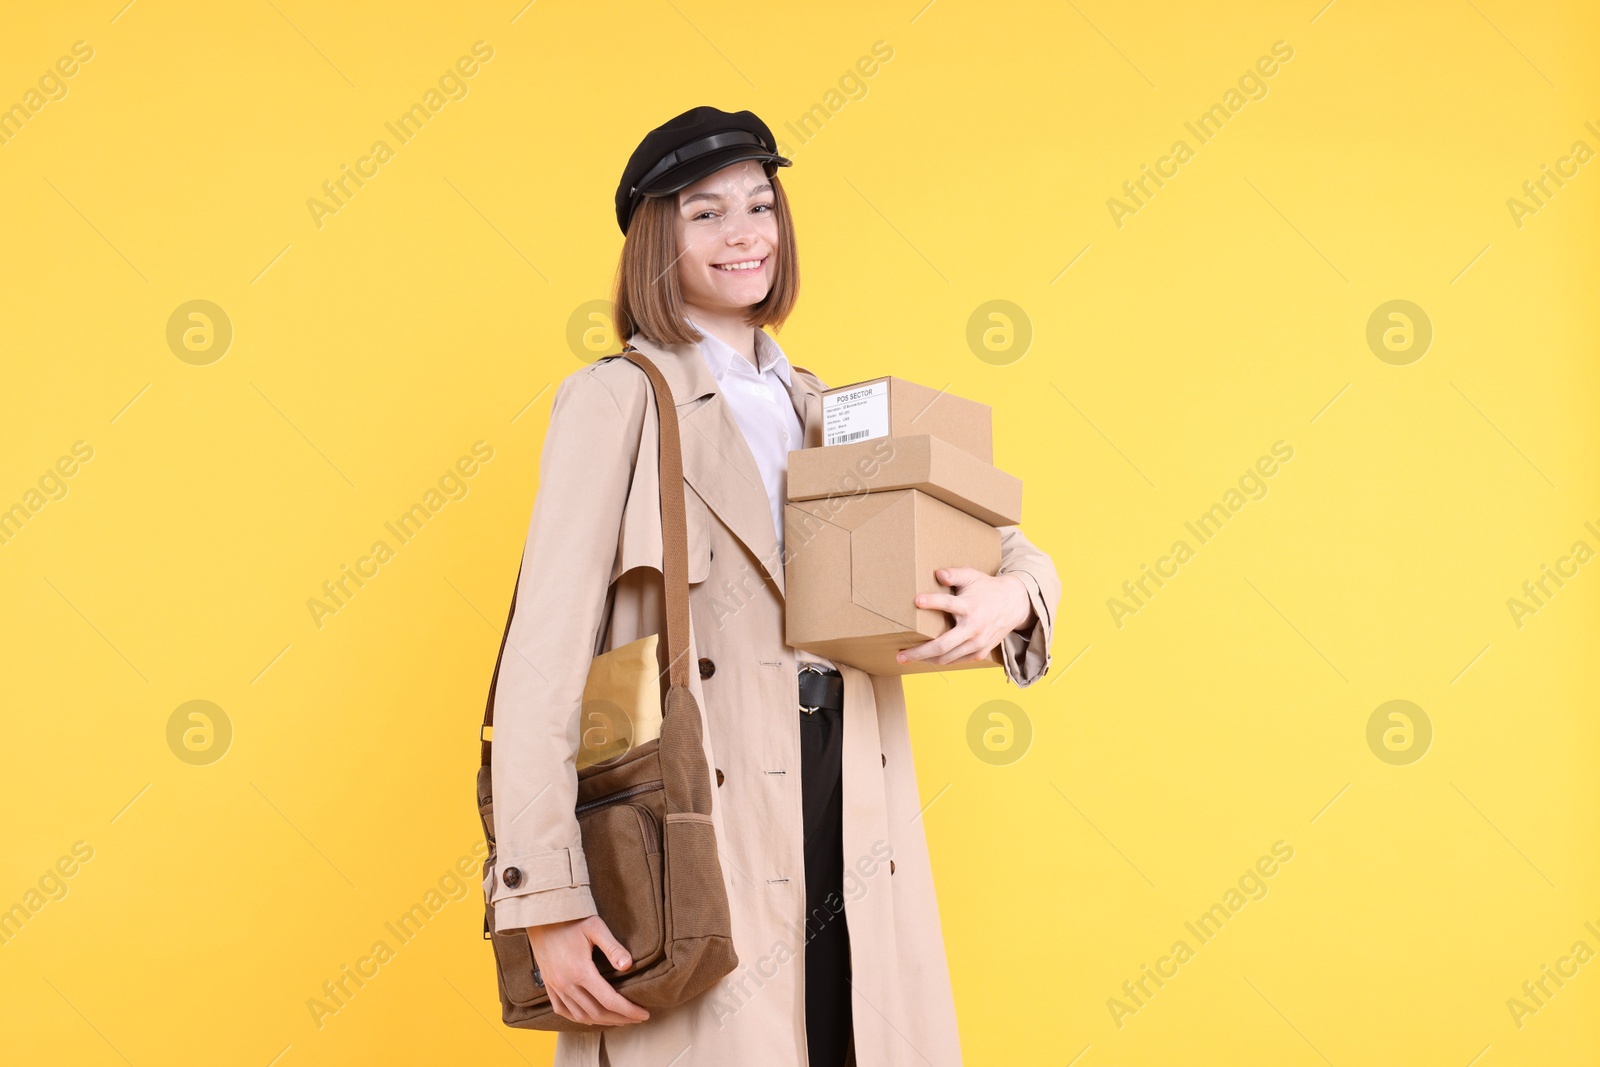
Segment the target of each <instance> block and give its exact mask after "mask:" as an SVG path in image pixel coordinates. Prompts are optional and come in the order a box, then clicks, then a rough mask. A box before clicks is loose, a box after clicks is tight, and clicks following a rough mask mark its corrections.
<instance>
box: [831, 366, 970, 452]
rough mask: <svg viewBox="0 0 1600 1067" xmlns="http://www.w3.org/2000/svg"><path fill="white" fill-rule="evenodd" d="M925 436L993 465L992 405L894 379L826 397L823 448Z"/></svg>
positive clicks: (851, 387)
mask: <svg viewBox="0 0 1600 1067" xmlns="http://www.w3.org/2000/svg"><path fill="white" fill-rule="evenodd" d="M923 433H925V434H930V435H932V436H934V437H937V438H939V439H940V440H943V441H949V442H950V443H951V444H953V445H955V446H956V447H957V448H959V449H961V450H963V451H965V452H970V453H971V454H972V455H973V456H976V457H977V458H978V459H980V460H982V461H983V462H985V463H993V462H994V423H993V419H992V416H991V414H990V411H989V405H988V404H980V403H978V402H977V401H976V400H968V399H966V398H965V397H959V396H956V395H955V394H953V393H950V392H948V391H946V390H942V389H930V388H928V387H927V386H926V385H918V384H917V383H916V382H908V381H906V380H905V379H904V378H893V377H888V378H873V379H871V380H869V381H865V382H857V383H856V384H855V385H845V386H841V387H839V388H838V389H828V390H826V391H824V392H823V394H822V444H823V445H824V446H829V445H847V444H851V443H853V442H855V441H870V440H872V439H873V438H876V437H910V436H911V435H913V434H923Z"/></svg>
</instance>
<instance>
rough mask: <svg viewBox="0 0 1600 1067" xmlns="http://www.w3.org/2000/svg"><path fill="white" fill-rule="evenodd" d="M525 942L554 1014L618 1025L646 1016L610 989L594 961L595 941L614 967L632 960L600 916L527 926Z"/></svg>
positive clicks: (624, 967) (622, 968)
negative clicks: (593, 949)
mask: <svg viewBox="0 0 1600 1067" xmlns="http://www.w3.org/2000/svg"><path fill="white" fill-rule="evenodd" d="M528 943H529V944H531V945H532V946H533V955H534V958H535V959H537V960H538V962H539V977H540V978H542V979H543V980H544V988H545V990H546V992H548V993H549V994H550V1006H551V1007H552V1008H554V1009H555V1012H556V1014H557V1015H560V1016H562V1017H563V1018H566V1019H571V1020H572V1021H573V1022H575V1023H587V1024H588V1025H591V1026H622V1025H625V1024H627V1023H640V1022H644V1021H645V1020H646V1019H648V1018H650V1013H649V1012H647V1011H645V1010H644V1009H643V1008H641V1007H639V1005H637V1004H635V1003H633V1001H631V1000H629V999H628V998H627V997H624V996H623V995H622V994H621V993H618V992H617V991H616V990H615V989H613V988H612V986H611V983H610V982H607V981H606V980H605V979H604V978H602V977H601V976H600V971H599V970H598V969H597V968H596V967H595V965H594V958H593V955H592V949H591V947H590V946H592V945H598V946H600V951H601V952H604V953H605V954H606V956H607V958H609V959H610V960H611V965H612V966H613V967H615V968H616V969H617V970H619V971H625V970H627V969H628V968H629V967H631V966H633V960H631V959H630V958H629V957H628V950H627V949H625V948H623V947H622V942H620V941H618V940H617V939H616V938H615V937H613V936H612V935H611V930H610V928H609V927H607V926H606V924H605V920H603V919H601V918H600V916H598V915H590V916H588V917H586V918H583V919H570V920H568V921H566V922H558V923H546V924H544V925H543V926H530V927H528Z"/></svg>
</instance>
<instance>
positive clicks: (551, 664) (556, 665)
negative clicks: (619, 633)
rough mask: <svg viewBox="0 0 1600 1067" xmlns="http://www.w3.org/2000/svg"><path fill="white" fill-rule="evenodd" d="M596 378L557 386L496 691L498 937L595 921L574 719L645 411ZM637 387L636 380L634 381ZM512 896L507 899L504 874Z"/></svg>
mask: <svg viewBox="0 0 1600 1067" xmlns="http://www.w3.org/2000/svg"><path fill="white" fill-rule="evenodd" d="M600 366H601V365H596V366H594V367H589V368H585V369H584V370H582V371H579V372H578V373H576V374H573V375H571V376H569V377H568V378H566V379H565V380H564V381H563V382H562V383H561V385H560V387H559V388H558V389H557V391H556V395H555V399H554V401H552V404H551V410H550V426H549V429H548V430H547V431H546V434H545V440H544V450H543V452H542V454H541V456H540V460H539V489H538V493H537V496H536V497H535V499H534V504H533V518H532V521H531V523H530V524H529V527H528V538H527V542H526V545H525V547H524V548H523V556H522V579H521V582H520V585H519V587H518V591H517V599H516V610H515V612H514V613H513V616H512V621H511V628H510V631H509V633H508V635H507V637H506V651H505V655H504V656H503V657H502V659H501V663H500V675H499V680H498V682H497V683H496V686H495V698H494V700H495V703H494V727H495V732H494V741H493V744H492V747H491V749H490V763H491V768H492V769H491V774H492V777H493V788H494V830H495V851H496V857H495V870H494V871H493V872H492V875H491V876H492V877H493V879H494V883H493V884H494V889H493V892H494V896H493V897H492V900H493V901H494V905H495V927H496V929H497V930H498V931H505V930H515V929H519V928H522V927H526V926H538V925H542V924H544V923H552V922H561V921H565V920H568V919H579V918H583V917H585V916H588V915H594V914H596V909H595V904H594V899H593V897H592V896H591V894H590V891H589V870H588V866H587V864H586V863H585V862H584V855H583V841H582V837H581V835H580V834H579V831H578V821H577V818H576V816H575V815H574V814H573V808H574V806H575V804H576V802H577V793H578V779H577V754H578V741H579V729H580V723H579V711H580V707H581V705H582V699H583V688H584V684H585V682H586V681H587V680H588V673H589V664H590V661H591V660H592V658H593V656H594V649H595V643H596V640H597V638H598V634H599V627H600V622H601V614H602V613H603V611H604V608H605V600H606V593H607V588H608V585H609V581H610V576H611V568H612V564H613V563H614V562H615V558H616V551H617V541H618V537H619V531H620V528H621V524H622V513H623V505H624V503H625V502H626V499H627V495H628V487H629V485H630V484H631V480H632V476H633V469H634V464H635V463H636V462H637V459H638V450H639V434H640V425H641V422H642V420H643V405H638V407H639V410H638V411H635V412H632V414H629V413H628V412H629V411H630V410H631V408H632V407H633V405H631V404H627V403H625V402H623V403H619V401H618V400H617V398H616V396H615V395H614V394H613V392H612V390H611V389H610V388H609V387H608V385H607V384H606V382H605V380H604V378H603V377H602V376H601V374H599V373H597V371H598V370H599V367H600ZM641 380H643V378H642V376H641ZM513 867H514V868H516V869H517V872H518V874H517V875H516V876H513V878H512V881H513V882H515V883H516V884H515V885H507V884H506V878H505V874H506V872H508V871H509V870H510V869H511V868H513Z"/></svg>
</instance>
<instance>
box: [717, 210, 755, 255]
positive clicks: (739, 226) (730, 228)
mask: <svg viewBox="0 0 1600 1067" xmlns="http://www.w3.org/2000/svg"><path fill="white" fill-rule="evenodd" d="M722 239H723V240H724V241H726V242H727V243H728V244H730V245H737V246H739V247H741V248H742V247H745V246H747V245H749V244H751V243H753V242H754V241H755V239H756V220H755V219H754V218H752V217H751V216H750V214H749V213H748V212H744V211H739V212H735V213H734V214H731V215H727V216H724V217H723V232H722Z"/></svg>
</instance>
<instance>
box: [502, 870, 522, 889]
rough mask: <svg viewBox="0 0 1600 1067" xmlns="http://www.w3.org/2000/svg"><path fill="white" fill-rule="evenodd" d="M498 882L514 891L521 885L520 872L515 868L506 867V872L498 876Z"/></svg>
mask: <svg viewBox="0 0 1600 1067" xmlns="http://www.w3.org/2000/svg"><path fill="white" fill-rule="evenodd" d="M500 880H501V881H502V882H504V883H505V884H506V887H507V888H508V889H515V888H517V886H519V885H521V884H522V872H521V871H519V870H518V869H517V868H515V867H507V868H506V872H505V873H504V874H502V875H501V876H500Z"/></svg>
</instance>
